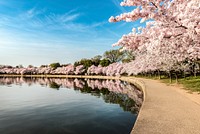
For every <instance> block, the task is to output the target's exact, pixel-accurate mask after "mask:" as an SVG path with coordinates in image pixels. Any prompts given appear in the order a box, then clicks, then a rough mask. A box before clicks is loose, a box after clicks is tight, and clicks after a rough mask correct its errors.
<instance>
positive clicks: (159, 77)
mask: <svg viewBox="0 0 200 134" xmlns="http://www.w3.org/2000/svg"><path fill="white" fill-rule="evenodd" d="M158 79H159V80H160V79H161V76H160V70H158Z"/></svg>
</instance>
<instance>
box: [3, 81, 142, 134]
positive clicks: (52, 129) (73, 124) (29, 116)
mask: <svg viewBox="0 0 200 134" xmlns="http://www.w3.org/2000/svg"><path fill="white" fill-rule="evenodd" d="M38 80H39V79H38ZM38 80H36V81H35V83H36V84H31V86H30V83H29V82H30V81H29V82H28V83H29V84H27V83H24V82H21V84H20V85H21V86H19V84H18V85H15V84H10V85H9V86H8V85H7V84H5V83H6V82H8V81H9V80H8V79H6V82H4V84H3V80H2V79H0V83H1V86H0V124H1V125H0V133H2V134H16V133H31V134H32V133H48V134H49V133H52V134H53V133H58V134H60V133H120V134H123V133H129V132H130V131H131V129H132V126H133V124H134V122H135V119H136V114H131V112H125V111H123V108H120V106H119V104H117V103H118V102H117V101H121V99H124V100H126V101H127V95H126V94H125V95H123V94H121V93H119V91H118V90H117V93H114V92H110V91H108V90H107V89H103V87H102V91H103V90H107V91H106V92H99V91H97V89H96V88H94V89H92V88H91V87H90V88H89V87H88V85H90V84H91V83H95V82H90V84H86V83H88V81H81V83H83V82H84V84H85V85H84V88H80V87H76V89H77V90H73V89H69V88H64V85H61V87H60V88H59V90H57V89H53V88H50V87H49V83H51V82H52V81H55V80H52V79H51V80H50V81H51V82H48V81H47V80H46V84H45V83H42V85H47V86H41V85H40V84H41V80H39V81H40V84H38V82H37V81H38ZM65 80H66V79H62V80H61V81H62V82H64V84H65V86H66V83H67V81H65ZM10 81H12V82H13V81H16V80H10ZM72 81H74V80H71V82H72ZM76 81H77V80H76ZM12 82H11V83H12ZM56 82H57V83H58V84H61V83H62V82H61V83H59V80H58V79H57V80H56ZM68 82H69V81H68ZM9 83H10V82H9ZM18 83H19V82H18ZM96 83H101V82H97V81H96ZM70 84H72V83H70ZM3 85H4V86H3ZM74 85H76V84H74ZM93 86H95V84H93ZM112 90H113V89H112ZM122 91H123V92H125V91H127V90H125V89H123V90H122ZM136 91H137V90H136ZM81 92H82V93H81ZM103 93H104V94H103ZM98 94H99V95H98ZM120 97H121V98H120ZM138 98H139V97H138ZM105 99H106V100H105ZM116 100H117V101H116ZM105 101H106V102H110V103H105ZM115 101H116V102H115ZM111 103H112V104H111ZM113 103H116V104H113ZM120 103H122V102H120ZM120 105H121V104H120ZM124 105H125V104H123V106H124Z"/></svg>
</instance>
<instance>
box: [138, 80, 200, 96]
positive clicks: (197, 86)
mask: <svg viewBox="0 0 200 134" xmlns="http://www.w3.org/2000/svg"><path fill="white" fill-rule="evenodd" d="M138 77H142V76H138ZM142 78H147V79H155V80H158V77H155V76H154V77H153V76H152V77H142ZM161 82H163V83H166V84H167V85H172V84H181V85H182V86H183V87H184V89H186V90H188V91H191V92H199V93H200V76H197V77H194V76H190V77H186V78H181V79H178V83H176V79H175V78H173V79H172V81H171V82H170V79H169V78H166V77H165V76H161Z"/></svg>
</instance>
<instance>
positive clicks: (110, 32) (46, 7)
mask: <svg viewBox="0 0 200 134" xmlns="http://www.w3.org/2000/svg"><path fill="white" fill-rule="evenodd" d="M119 3H120V0H28V1H27V0H1V1H0V37H1V39H0V64H6V65H13V66H15V65H19V64H22V65H24V66H27V65H30V64H31V65H34V66H39V65H41V64H50V63H52V62H60V63H73V62H75V61H77V60H79V59H81V58H92V57H94V56H95V55H102V54H103V52H104V51H106V50H110V49H115V48H112V47H111V45H112V44H113V43H115V42H116V41H118V39H119V38H120V37H121V36H122V35H123V34H127V33H129V32H130V31H131V29H132V28H133V27H138V25H140V24H139V23H138V22H136V23H125V22H119V23H109V22H108V19H109V17H110V16H112V15H113V16H116V15H118V14H120V13H122V12H127V11H128V10H129V11H130V9H131V8H123V7H120V6H119Z"/></svg>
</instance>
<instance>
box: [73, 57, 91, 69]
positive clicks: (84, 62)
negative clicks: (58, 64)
mask: <svg viewBox="0 0 200 134" xmlns="http://www.w3.org/2000/svg"><path fill="white" fill-rule="evenodd" d="M79 65H83V66H84V67H85V68H86V69H88V68H89V67H90V66H92V65H93V62H92V60H91V59H81V60H80V61H76V62H75V63H74V66H75V67H77V66H79Z"/></svg>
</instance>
